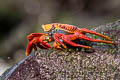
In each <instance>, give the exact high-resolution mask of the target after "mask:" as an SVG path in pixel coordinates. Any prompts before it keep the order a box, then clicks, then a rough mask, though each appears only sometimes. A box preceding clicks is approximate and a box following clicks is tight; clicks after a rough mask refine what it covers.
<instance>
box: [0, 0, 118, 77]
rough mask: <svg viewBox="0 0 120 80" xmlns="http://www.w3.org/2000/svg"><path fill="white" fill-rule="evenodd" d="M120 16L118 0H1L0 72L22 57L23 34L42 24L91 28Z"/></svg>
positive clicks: (36, 28) (37, 30) (39, 27)
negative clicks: (64, 24) (62, 24)
mask: <svg viewBox="0 0 120 80" xmlns="http://www.w3.org/2000/svg"><path fill="white" fill-rule="evenodd" d="M119 18H120V0H0V75H1V74H2V73H3V72H4V71H5V70H6V69H7V68H9V67H11V65H13V64H15V63H17V62H18V61H20V60H22V59H23V58H25V54H24V53H25V49H26V46H27V39H26V36H27V35H28V34H30V33H32V32H34V33H35V32H43V30H42V28H41V24H47V23H54V22H57V23H66V24H72V25H76V26H78V27H81V28H82V27H86V28H89V29H90V28H92V27H96V26H98V25H101V24H106V23H109V22H112V21H115V20H117V19H119Z"/></svg>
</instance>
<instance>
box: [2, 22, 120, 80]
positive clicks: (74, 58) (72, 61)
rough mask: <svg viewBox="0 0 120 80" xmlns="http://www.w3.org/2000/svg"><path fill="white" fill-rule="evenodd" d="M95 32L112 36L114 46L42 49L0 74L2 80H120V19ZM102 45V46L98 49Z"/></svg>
mask: <svg viewBox="0 0 120 80" xmlns="http://www.w3.org/2000/svg"><path fill="white" fill-rule="evenodd" d="M92 30H95V31H96V32H101V33H104V34H106V35H108V36H110V37H111V38H112V39H113V41H114V42H115V43H116V47H115V46H113V45H105V46H102V45H103V44H96V45H97V46H93V47H94V48H95V52H93V53H86V52H79V51H73V52H66V51H57V50H41V51H37V52H35V54H33V55H32V54H31V55H29V56H27V57H26V58H25V59H24V60H22V61H21V62H19V63H17V64H16V65H14V66H13V67H12V68H10V69H9V70H7V71H6V72H5V73H4V74H2V75H1V79H3V80H54V79H56V80H69V79H70V80H73V79H76V80H82V79H85V80H89V79H90V80H94V79H99V80H100V79H102V80H120V36H119V35H120V20H118V21H116V22H113V23H110V24H107V25H101V26H98V27H96V28H94V29H92ZM98 46H100V47H98Z"/></svg>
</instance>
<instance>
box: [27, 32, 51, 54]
mask: <svg viewBox="0 0 120 80" xmlns="http://www.w3.org/2000/svg"><path fill="white" fill-rule="evenodd" d="M45 36H46V35H44V34H43V35H41V33H34V34H30V35H29V36H28V37H27V39H28V40H29V43H28V45H27V48H26V52H25V54H26V56H28V55H29V54H30V52H31V51H32V49H34V50H35V51H36V50H37V47H39V48H41V49H48V48H51V46H50V45H49V44H48V43H46V42H45V41H44V40H45Z"/></svg>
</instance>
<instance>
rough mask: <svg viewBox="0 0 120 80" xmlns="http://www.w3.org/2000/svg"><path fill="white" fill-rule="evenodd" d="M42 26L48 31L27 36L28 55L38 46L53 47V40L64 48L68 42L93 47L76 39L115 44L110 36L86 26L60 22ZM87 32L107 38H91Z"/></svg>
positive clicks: (54, 43) (77, 45) (57, 47)
mask: <svg viewBox="0 0 120 80" xmlns="http://www.w3.org/2000/svg"><path fill="white" fill-rule="evenodd" d="M42 28H43V30H44V31H45V32H46V33H31V34H30V35H28V36H27V39H28V41H29V43H28V46H27V49H26V56H28V55H29V54H30V52H31V51H32V49H34V50H37V47H39V48H41V49H49V48H51V46H50V45H49V44H48V43H50V42H53V46H54V48H56V49H62V47H63V48H67V46H66V44H69V45H71V46H73V47H81V48H88V49H92V47H90V46H86V45H81V44H76V43H75V42H73V41H74V40H81V39H82V40H87V41H91V42H100V43H108V44H113V45H114V43H113V42H112V40H111V39H110V38H109V37H108V36H105V35H103V34H100V33H97V32H94V31H91V30H88V29H86V28H78V27H76V26H73V25H69V24H60V23H52V24H45V25H42ZM86 33H89V34H94V35H97V36H100V37H103V38H104V39H106V40H100V39H99V40H98V39H92V38H89V37H87V36H85V34H86ZM61 46H62V47H61Z"/></svg>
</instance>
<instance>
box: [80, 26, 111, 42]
mask: <svg viewBox="0 0 120 80" xmlns="http://www.w3.org/2000/svg"><path fill="white" fill-rule="evenodd" d="M80 31H81V32H85V33H90V34H95V35H98V36H100V37H103V38H105V39H107V40H110V41H111V39H110V38H109V37H108V36H105V35H103V34H100V33H97V32H94V31H91V30H88V29H86V28H82V29H81V30H80Z"/></svg>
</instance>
